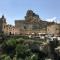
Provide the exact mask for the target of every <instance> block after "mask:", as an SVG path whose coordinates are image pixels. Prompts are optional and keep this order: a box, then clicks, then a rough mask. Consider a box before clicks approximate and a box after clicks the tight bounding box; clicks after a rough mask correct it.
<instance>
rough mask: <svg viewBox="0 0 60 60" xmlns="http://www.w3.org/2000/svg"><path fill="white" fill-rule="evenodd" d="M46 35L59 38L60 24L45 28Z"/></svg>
mask: <svg viewBox="0 0 60 60" xmlns="http://www.w3.org/2000/svg"><path fill="white" fill-rule="evenodd" d="M47 34H51V35H54V36H60V24H57V23H55V24H51V25H48V26H47Z"/></svg>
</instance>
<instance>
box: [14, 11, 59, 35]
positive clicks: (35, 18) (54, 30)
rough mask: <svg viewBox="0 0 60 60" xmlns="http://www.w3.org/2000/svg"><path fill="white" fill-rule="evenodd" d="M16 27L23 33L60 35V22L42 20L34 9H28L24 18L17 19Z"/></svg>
mask: <svg viewBox="0 0 60 60" xmlns="http://www.w3.org/2000/svg"><path fill="white" fill-rule="evenodd" d="M15 28H16V29H18V30H19V31H18V33H19V34H22V35H26V34H35V35H38V34H40V33H42V34H53V35H55V36H56V35H60V24H58V23H55V22H48V21H43V20H41V18H40V17H39V15H37V14H36V13H34V12H33V11H32V10H28V11H27V13H26V16H25V19H24V20H15Z"/></svg>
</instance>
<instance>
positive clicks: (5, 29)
mask: <svg viewBox="0 0 60 60" xmlns="http://www.w3.org/2000/svg"><path fill="white" fill-rule="evenodd" d="M0 34H4V35H11V34H15V27H14V26H12V25H9V24H7V22H6V18H5V17H4V15H2V17H1V18H0Z"/></svg>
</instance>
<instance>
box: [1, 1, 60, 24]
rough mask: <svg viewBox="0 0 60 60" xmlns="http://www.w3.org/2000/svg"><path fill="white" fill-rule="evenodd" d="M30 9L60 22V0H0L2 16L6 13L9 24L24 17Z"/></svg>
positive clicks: (45, 17)
mask: <svg viewBox="0 0 60 60" xmlns="http://www.w3.org/2000/svg"><path fill="white" fill-rule="evenodd" d="M28 9H31V10H33V11H34V12H35V13H36V14H38V15H39V16H40V17H41V18H42V19H44V20H48V21H50V20H54V21H57V22H60V0H0V17H1V16H2V15H3V14H4V15H5V18H6V19H7V22H8V23H9V24H14V21H15V20H16V19H21V20H22V19H24V16H25V14H26V12H27V10H28ZM55 19H56V20H55Z"/></svg>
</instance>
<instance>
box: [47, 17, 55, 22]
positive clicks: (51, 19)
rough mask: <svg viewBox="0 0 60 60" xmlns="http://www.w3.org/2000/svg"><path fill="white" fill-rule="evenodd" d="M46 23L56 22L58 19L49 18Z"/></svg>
mask: <svg viewBox="0 0 60 60" xmlns="http://www.w3.org/2000/svg"><path fill="white" fill-rule="evenodd" d="M46 21H49V22H52V21H55V22H56V17H53V18H48V19H46Z"/></svg>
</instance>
